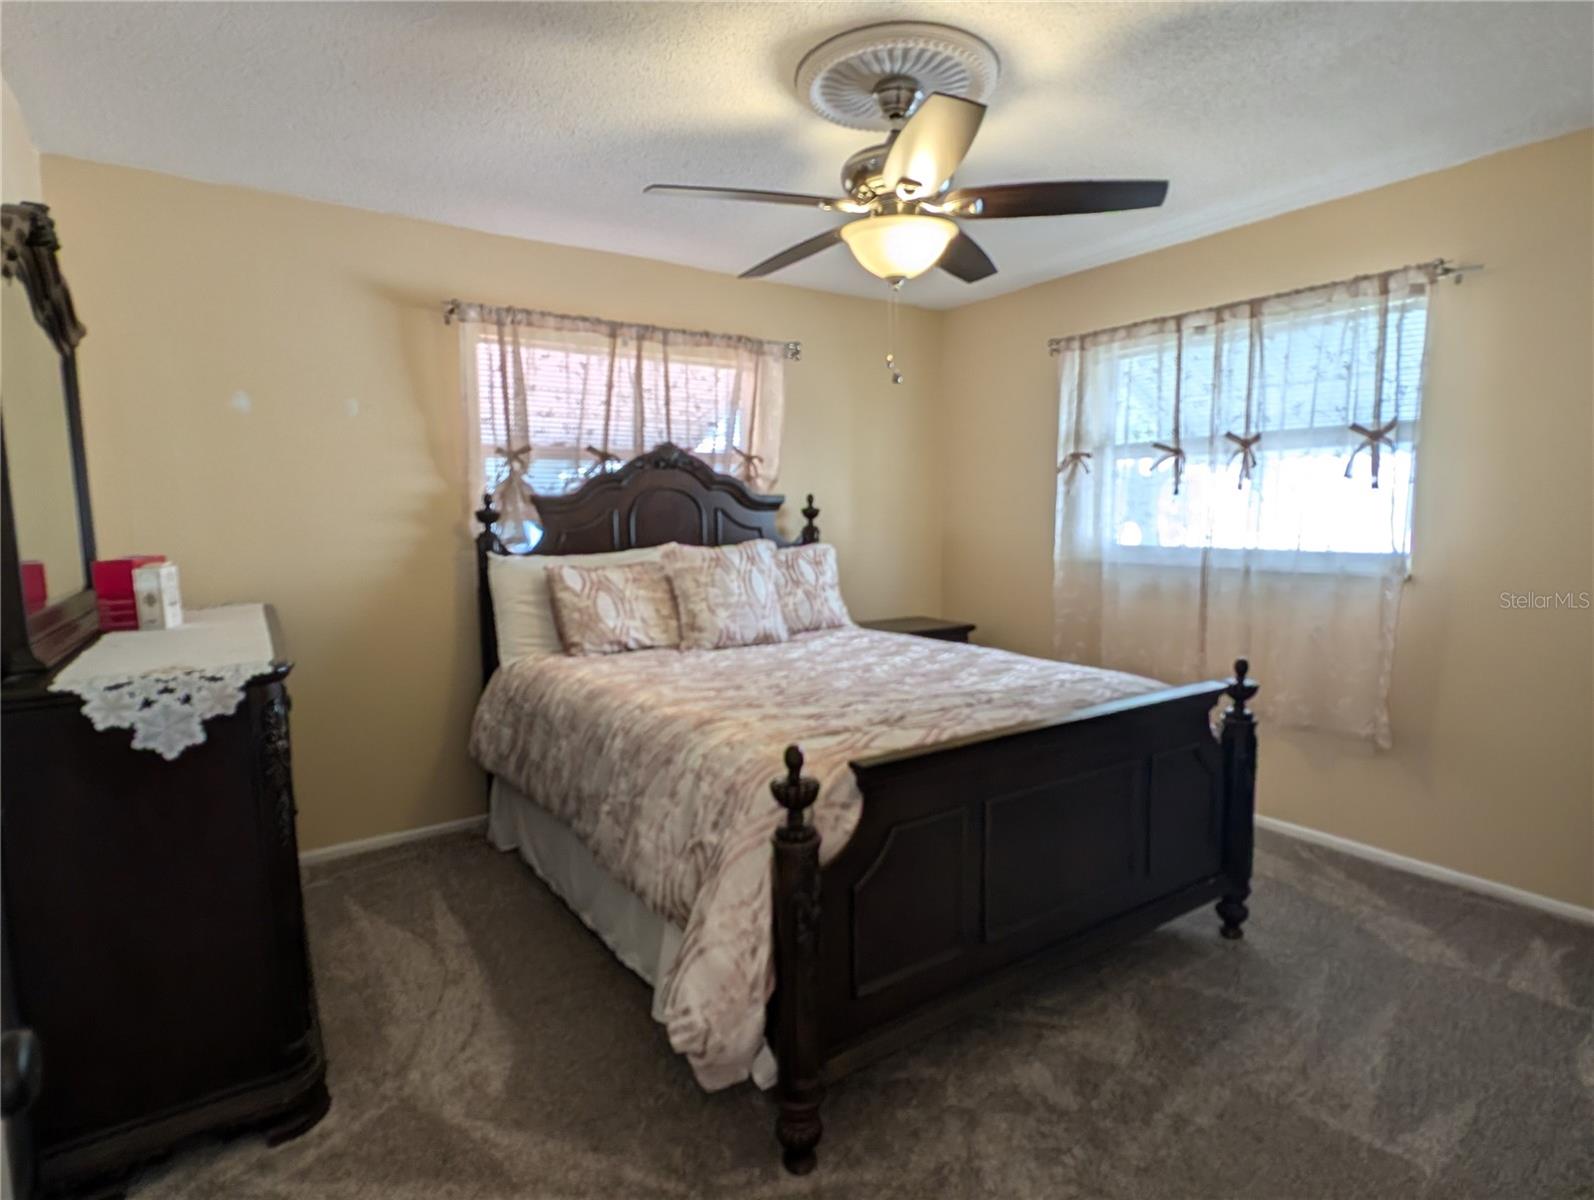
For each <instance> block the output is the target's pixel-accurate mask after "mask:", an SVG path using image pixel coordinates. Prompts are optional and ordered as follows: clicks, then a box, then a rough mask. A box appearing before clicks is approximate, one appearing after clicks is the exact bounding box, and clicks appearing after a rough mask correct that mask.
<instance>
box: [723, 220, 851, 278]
mask: <svg viewBox="0 0 1594 1200" xmlns="http://www.w3.org/2000/svg"><path fill="white" fill-rule="evenodd" d="M840 242H841V229H840V227H839V226H838V227H837V228H835V229H827V230H825V232H823V233H821V234H817V235H816V236H814V237H811V238H809V239H808V240H807V241H806V242H798V243H797V244H796V245H795V246H788V247H786V249H784V250H782V251H781V252H780V253H779V254H776V255H772V256H771V257H769V258H766V259H765V260H764V261H763V262H761V263H759V264H758V265H757V266H756V267H749V268H748V269H747V270H745V271H743V272H742V274H741V276H740V277H741V278H742V279H758V278H760V277H761V276H764V275H773V274H774V273H775V272H776V271H780V270H784V269H785V268H786V267H789V266H791V265H792V264H793V263H799V262H802V260H803V259H805V258H807V257H808V256H809V255H810V254H818V253H819V252H820V251H821V250H825V249H828V248H829V247H831V246H835V245H838V244H839V243H840Z"/></svg>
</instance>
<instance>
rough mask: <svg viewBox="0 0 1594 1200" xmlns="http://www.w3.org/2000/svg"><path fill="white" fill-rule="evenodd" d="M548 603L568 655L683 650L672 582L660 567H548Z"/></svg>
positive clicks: (644, 564)
mask: <svg viewBox="0 0 1594 1200" xmlns="http://www.w3.org/2000/svg"><path fill="white" fill-rule="evenodd" d="M548 598H549V599H550V600H552V601H553V616H554V623H555V624H556V625H558V627H559V640H560V641H561V642H563V643H564V648H565V653H566V654H618V653H619V652H620V651H622V650H649V649H653V648H655V647H674V646H678V645H680V644H681V627H680V623H679V621H677V620H676V616H675V596H674V594H673V593H672V592H671V591H670V577H669V575H668V574H666V573H665V570H664V568H663V567H662V566H660V565H659V564H658V563H649V562H639V563H627V564H625V565H623V566H613V567H569V566H555V567H549V568H548Z"/></svg>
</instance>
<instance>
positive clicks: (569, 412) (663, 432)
mask: <svg viewBox="0 0 1594 1200" xmlns="http://www.w3.org/2000/svg"><path fill="white" fill-rule="evenodd" d="M497 356H498V347H497V344H496V342H495V341H492V340H489V339H482V340H481V341H478V342H477V344H476V379H477V381H478V401H479V406H480V413H481V444H482V461H483V464H484V472H483V474H484V476H485V480H486V485H487V486H488V487H489V488H497V487H498V486H499V485H501V484H502V483H503V481H504V477H505V475H506V474H507V472H508V469H509V459H508V453H509V452H510V446H511V437H510V433H509V430H508V428H507V425H508V421H507V420H506V417H505V412H506V411H507V410H506V406H505V404H504V375H503V372H502V371H501V370H499V369H498V368H497ZM520 357H521V370H522V373H523V378H524V379H525V381H526V392H527V401H528V403H529V405H530V407H531V419H532V423H533V427H534V429H535V432H536V442H535V450H536V454H535V456H534V457H532V458H531V460H530V462H529V463H528V464H527V466H528V469H527V470H525V471H524V473H523V477H524V479H525V481H526V483H527V484H528V486H530V488H531V490H532V491H533V492H536V493H541V494H544V495H558V494H559V493H561V492H567V491H569V490H571V489H572V488H574V487H575V486H576V485H577V484H579V483H580V482H581V481H582V480H583V479H585V478H586V477H587V476H589V475H593V474H595V473H597V472H598V471H602V470H606V469H610V468H612V467H614V466H617V465H618V464H619V463H620V462H623V461H624V460H625V458H626V457H628V455H627V453H626V451H627V450H629V451H630V452H631V453H633V454H639V453H641V452H642V450H644V449H647V448H648V447H651V446H654V445H657V444H658V443H659V442H667V441H673V442H675V443H676V444H677V445H679V446H680V447H681V448H682V449H685V450H690V451H692V453H694V454H696V455H697V456H698V457H699V458H702V459H704V460H705V461H706V462H708V463H709V464H710V465H711V466H713V467H714V468H715V469H716V470H721V471H734V469H735V468H736V466H737V464H738V462H739V461H740V458H739V456H738V455H736V454H735V453H734V452H733V451H732V447H734V446H736V445H737V444H738V442H740V441H741V440H742V438H743V434H744V431H743V429H742V427H741V426H742V422H741V414H740V412H739V411H738V410H737V407H736V390H737V368H736V366H735V364H723V363H712V362H693V361H691V360H681V359H676V360H674V361H671V362H670V363H669V364H668V367H667V368H666V366H665V364H663V363H661V362H658V361H647V362H644V363H643V377H642V393H643V396H644V398H647V397H648V396H650V395H651V394H654V393H656V394H658V395H660V396H662V395H663V394H664V393H665V391H666V388H665V385H664V376H665V375H666V373H667V375H668V380H669V386H668V389H667V390H668V393H669V395H670V407H669V410H668V411H669V417H668V419H666V416H665V409H664V407H663V405H655V404H652V403H646V402H645V403H644V404H643V405H642V408H643V414H642V418H641V422H640V426H641V431H642V432H641V436H640V437H638V436H637V429H638V419H637V408H638V405H637V403H636V400H637V398H636V395H635V393H636V388H635V373H634V371H620V372H617V373H616V374H617V377H616V379H615V383H614V392H613V396H612V399H610V400H608V401H607V405H608V409H607V411H608V416H607V422H606V421H605V409H606V401H605V394H606V392H607V390H608V381H609V355H608V353H607V352H606V351H605V352H603V353H595V352H586V353H583V352H580V351H567V350H560V349H546V348H541V347H538V346H536V345H534V344H532V345H522V346H521V347H520ZM602 446H609V447H613V448H617V449H611V450H610V451H608V453H611V454H613V455H614V457H613V458H603V457H601V455H600V454H595V453H593V451H592V450H589V449H588V447H593V449H597V448H599V447H602Z"/></svg>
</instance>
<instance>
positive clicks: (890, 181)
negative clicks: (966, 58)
mask: <svg viewBox="0 0 1594 1200" xmlns="http://www.w3.org/2000/svg"><path fill="white" fill-rule="evenodd" d="M984 119H985V105H983V104H979V103H976V102H975V101H973V100H965V99H963V98H962V97H961V96H948V95H946V94H945V93H944V92H936V93H935V94H934V95H932V96H927V97H926V98H925V100H924V103H922V104H920V105H919V107H918V109H917V111H915V112H914V114H913V115H912V116H911V117H909V118H908V123H907V124H906V125H904V126H903V127H902V129H901V131H900V132H899V133H898V134H897V136H896V138H895V140H893V141H892V143H891V149H890V150H889V151H887V153H886V163H885V167H884V169H883V170H882V171H881V172H880V173H881V176H882V177H883V178H884V179H885V181H886V186H887V187H891V188H895V187H897V186H899V185H900V184H902V183H903V182H904V181H907V182H908V183H909V185H910V186H909V189H908V192H909V196H910V197H911V196H921V195H922V196H933V195H934V194H935V193H936V191H938V190H939V189H940V187H941V185H942V184H943V183H945V182H946V181H947V180H948V179H951V178H952V176H953V174H954V173H955V172H956V171H957V169H958V165H959V164H960V163H961V162H962V161H963V156H964V155H965V154H967V153H968V152H969V147H970V146H972V145H973V144H974V135H975V134H976V133H978V132H979V128H980V122H981V121H982V120H984Z"/></svg>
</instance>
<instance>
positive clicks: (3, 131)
mask: <svg viewBox="0 0 1594 1200" xmlns="http://www.w3.org/2000/svg"><path fill="white" fill-rule="evenodd" d="M42 199H44V189H43V187H42V186H41V185H40V182H39V152H38V150H36V149H34V146H33V135H32V134H30V133H29V132H28V123H27V121H26V120H25V119H24V118H23V116H22V109H21V108H19V107H18V106H17V98H16V97H15V96H13V95H12V94H11V85H10V84H8V83H4V82H0V200H4V201H5V203H7V204H15V203H17V202H18V201H20V200H42Z"/></svg>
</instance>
